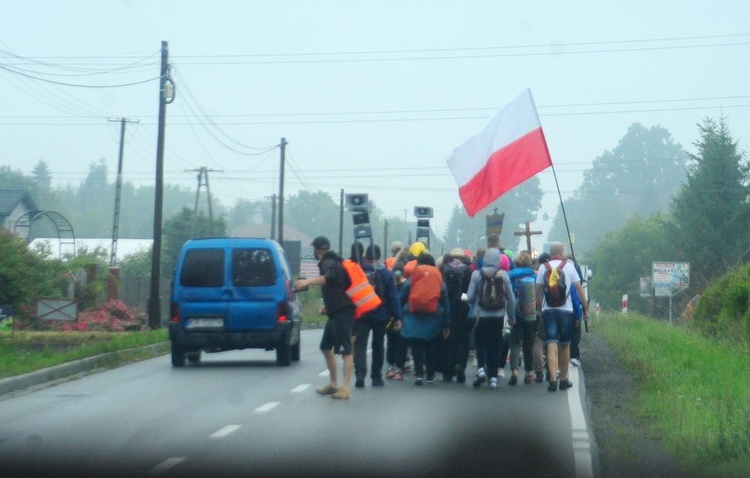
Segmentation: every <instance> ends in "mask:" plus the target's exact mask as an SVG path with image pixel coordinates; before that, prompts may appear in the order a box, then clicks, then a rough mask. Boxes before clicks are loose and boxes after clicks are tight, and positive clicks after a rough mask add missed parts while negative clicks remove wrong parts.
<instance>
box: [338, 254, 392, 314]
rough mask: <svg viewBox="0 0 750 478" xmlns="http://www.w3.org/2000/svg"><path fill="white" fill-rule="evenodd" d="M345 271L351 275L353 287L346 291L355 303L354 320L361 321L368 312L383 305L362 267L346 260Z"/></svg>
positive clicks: (344, 263) (344, 262)
mask: <svg viewBox="0 0 750 478" xmlns="http://www.w3.org/2000/svg"><path fill="white" fill-rule="evenodd" d="M342 264H343V266H344V270H345V271H346V273H347V274H348V275H349V280H351V282H352V285H351V286H350V287H349V288H348V289H346V295H348V296H349V298H350V299H351V300H352V302H353V303H354V307H355V310H354V318H355V319H359V318H360V317H362V316H363V315H365V314H366V313H368V312H372V311H373V310H375V309H377V308H378V307H380V305H381V304H382V303H383V301H382V300H380V297H378V294H376V293H375V288H374V287H373V286H372V284H370V281H369V280H367V274H365V271H364V270H363V269H362V266H360V265H359V264H357V263H356V262H354V261H353V260H351V259H346V260H345V261H343V262H342Z"/></svg>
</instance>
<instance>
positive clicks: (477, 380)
mask: <svg viewBox="0 0 750 478" xmlns="http://www.w3.org/2000/svg"><path fill="white" fill-rule="evenodd" d="M486 380H487V374H486V373H484V369H483V368H480V369H479V372H477V376H476V377H474V381H473V382H472V385H474V386H475V387H479V386H481V385H482V384H483V383H484V382H485V381H486Z"/></svg>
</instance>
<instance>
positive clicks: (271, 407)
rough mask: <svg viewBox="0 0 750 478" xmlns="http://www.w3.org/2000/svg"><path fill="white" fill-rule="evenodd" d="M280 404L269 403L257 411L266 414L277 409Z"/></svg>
mask: <svg viewBox="0 0 750 478" xmlns="http://www.w3.org/2000/svg"><path fill="white" fill-rule="evenodd" d="M278 404H279V402H268V403H266V404H265V405H261V406H260V407H258V408H256V409H255V411H256V412H259V413H265V412H268V411H270V410H273V409H274V408H276V406H277V405H278Z"/></svg>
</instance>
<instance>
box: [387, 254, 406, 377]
mask: <svg viewBox="0 0 750 478" xmlns="http://www.w3.org/2000/svg"><path fill="white" fill-rule="evenodd" d="M393 278H394V280H395V281H396V295H397V296H399V297H400V295H401V287H402V286H403V285H404V282H406V279H404V265H403V264H402V263H400V262H398V261H396V263H395V264H393ZM399 307H400V299H399ZM401 317H402V322H399V323H394V322H393V319H391V321H390V322H389V323H388V325H387V326H386V339H387V342H388V343H387V347H386V351H385V356H386V360H387V361H388V372H387V373H386V374H385V378H387V379H392V380H397V381H400V380H403V379H404V367H405V365H406V349H407V345H406V339H405V338H404V337H403V336H402V335H401V327H402V326H403V312H402V314H401Z"/></svg>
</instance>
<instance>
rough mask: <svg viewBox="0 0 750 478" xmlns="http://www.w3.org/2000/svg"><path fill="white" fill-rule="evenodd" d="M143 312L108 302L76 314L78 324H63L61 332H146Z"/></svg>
mask: <svg viewBox="0 0 750 478" xmlns="http://www.w3.org/2000/svg"><path fill="white" fill-rule="evenodd" d="M145 318H146V314H145V312H143V311H141V310H138V309H136V310H131V309H129V308H128V306H127V305H125V303H124V302H122V301H120V300H110V301H109V302H106V303H104V304H102V305H101V306H99V307H95V308H91V309H86V310H84V311H82V312H80V313H79V314H78V322H74V323H73V322H64V323H63V324H62V325H60V330H62V331H66V332H67V331H73V330H75V331H89V332H92V331H97V332H124V331H126V330H127V331H139V330H146V326H145Z"/></svg>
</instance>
